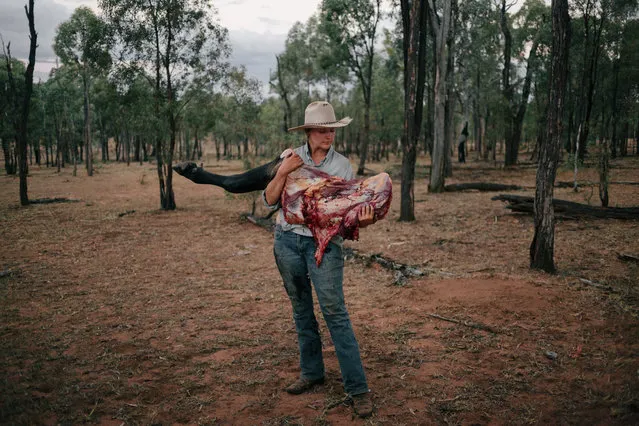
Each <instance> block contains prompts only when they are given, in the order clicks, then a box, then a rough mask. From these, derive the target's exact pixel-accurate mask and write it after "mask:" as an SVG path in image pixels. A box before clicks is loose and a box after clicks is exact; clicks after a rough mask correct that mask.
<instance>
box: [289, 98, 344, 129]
mask: <svg viewBox="0 0 639 426" xmlns="http://www.w3.org/2000/svg"><path fill="white" fill-rule="evenodd" d="M351 121H353V119H352V118H350V117H344V118H342V119H341V120H336V119H335V111H333V106H332V105H331V104H329V103H328V102H326V101H317V102H311V103H310V104H308V106H307V107H306V111H304V124H303V125H301V126H297V127H291V128H290V129H288V131H289V132H290V131H292V130H301V129H322V128H335V127H344V126H348V124H349V123H350V122H351Z"/></svg>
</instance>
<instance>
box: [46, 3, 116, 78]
mask: <svg viewBox="0 0 639 426" xmlns="http://www.w3.org/2000/svg"><path fill="white" fill-rule="evenodd" d="M109 30H110V28H109V27H108V26H107V24H106V23H105V22H104V21H103V20H102V19H100V18H99V17H98V16H96V15H95V13H93V11H92V10H91V9H89V8H88V7H86V6H81V7H78V8H77V9H76V10H75V11H74V12H73V15H71V18H69V20H68V21H66V22H63V23H62V24H60V26H59V27H58V29H57V31H56V35H55V40H54V44H53V49H54V51H55V53H56V55H58V56H59V57H60V59H61V60H62V63H63V64H65V65H68V66H74V65H76V66H78V67H79V68H82V69H83V71H87V72H91V73H96V72H100V71H104V70H107V69H108V68H109V67H110V65H111V55H110V49H111V45H112V43H113V39H112V37H111V33H110V31H109Z"/></svg>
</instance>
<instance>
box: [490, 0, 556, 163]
mask: <svg viewBox="0 0 639 426" xmlns="http://www.w3.org/2000/svg"><path fill="white" fill-rule="evenodd" d="M547 15H548V7H547V6H546V5H545V4H544V3H543V1H541V0H527V1H526V3H524V5H523V6H522V8H521V10H520V11H519V12H518V13H517V14H516V15H515V16H514V17H511V16H509V14H508V8H507V3H506V0H501V9H500V28H501V32H502V34H503V38H504V43H503V46H504V51H503V60H504V63H503V68H502V94H503V97H504V107H503V110H504V125H505V129H504V130H505V133H504V142H505V145H506V153H505V157H504V164H505V165H506V166H512V165H515V164H517V159H518V155H519V145H520V143H521V133H522V125H523V122H524V117H525V115H526V109H527V107H528V103H529V97H530V90H531V87H532V83H533V77H534V75H535V71H536V69H537V68H538V62H539V61H538V60H537V56H538V51H539V50H544V49H543V47H545V46H544V44H545V45H546V46H547V42H546V43H544V42H545V41H546V40H544V39H547V37H544V34H545V33H546V32H547V31H546V29H545V28H544V27H545V25H546V24H545V16H547ZM511 19H514V20H515V22H516V23H517V25H516V27H514V28H513V27H512V23H511ZM548 41H549V40H548ZM526 50H528V51H529V53H528V58H527V59H526V61H525V66H526V72H525V76H524V78H523V81H522V82H521V84H520V85H517V84H516V83H515V82H514V81H513V80H518V78H517V75H518V74H520V73H521V72H520V71H518V68H517V67H516V65H519V67H523V65H524V61H523V60H521V61H520V63H519V64H513V53H514V54H515V55H514V56H516V57H517V58H523V57H524V55H525V52H526ZM518 86H519V87H518Z"/></svg>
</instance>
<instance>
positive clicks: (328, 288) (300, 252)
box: [263, 102, 375, 417]
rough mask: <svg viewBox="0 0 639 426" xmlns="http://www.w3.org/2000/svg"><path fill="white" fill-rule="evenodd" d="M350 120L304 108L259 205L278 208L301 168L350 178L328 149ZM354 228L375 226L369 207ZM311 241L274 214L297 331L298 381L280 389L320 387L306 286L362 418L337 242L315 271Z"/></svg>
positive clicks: (364, 390) (368, 409)
mask: <svg viewBox="0 0 639 426" xmlns="http://www.w3.org/2000/svg"><path fill="white" fill-rule="evenodd" d="M350 122H351V119H350V118H348V117H346V118H343V119H341V120H336V119H335V112H334V111H333V107H332V106H331V104H329V103H328V102H312V103H311V104H309V105H308V107H307V108H306V111H305V114H304V124H303V125H301V126H297V127H293V128H291V129H289V131H293V130H302V129H304V130H305V131H306V135H307V143H306V144H305V145H302V146H300V147H298V148H296V149H295V150H294V151H293V153H292V154H291V155H289V156H288V157H287V158H285V159H284V161H283V162H282V164H281V165H280V167H279V169H278V171H277V174H276V175H275V177H274V178H273V180H271V182H270V183H269V184H268V186H267V187H266V189H265V190H264V192H263V199H264V203H265V205H266V206H267V207H268V208H269V209H272V210H275V209H277V208H279V207H280V206H279V200H280V197H281V195H282V191H283V190H284V185H285V183H286V177H287V176H288V174H289V173H291V172H292V171H294V170H296V169H298V168H299V167H301V166H302V165H307V166H312V167H317V168H318V169H319V170H321V171H323V172H326V173H328V174H329V175H332V176H339V177H341V178H344V179H353V170H352V168H351V164H350V162H349V161H348V159H347V158H346V157H344V156H343V155H341V154H339V153H337V152H336V151H335V150H334V149H333V142H334V140H335V129H336V128H339V127H344V126H347V125H348V124H349V123H350ZM358 220H359V226H360V227H365V226H368V225H370V224H372V223H374V222H375V215H374V211H373V208H372V207H370V206H367V207H365V208H363V209H362V210H361V211H360V212H359V215H358ZM315 249H316V247H315V241H314V240H313V237H312V234H311V231H310V229H309V228H308V227H306V226H304V225H294V224H289V223H287V222H286V220H285V219H284V214H283V213H282V211H280V213H279V215H278V218H277V226H276V228H275V243H274V247H273V252H274V254H275V261H276V263H277V267H278V269H279V271H280V275H281V276H282V280H283V281H284V287H285V289H286V293H287V294H288V297H289V299H290V300H291V304H292V306H293V318H294V320H295V328H296V330H297V339H298V344H299V351H300V368H301V374H300V377H299V379H297V380H296V381H295V382H294V383H292V384H290V385H289V386H288V387H286V388H285V390H286V392H288V393H291V394H295V395H297V394H301V393H303V392H305V391H307V390H309V389H311V388H312V387H313V385H315V384H321V383H323V382H324V361H323V358H322V343H321V341H320V335H319V328H318V323H317V319H316V318H315V314H314V312H313V294H312V290H311V283H312V284H313V286H314V287H315V293H316V295H317V299H318V302H319V305H320V308H321V310H322V314H323V316H324V319H325V320H326V325H327V326H328V330H329V332H330V334H331V338H332V340H333V343H334V345H335V353H336V355H337V359H338V361H339V365H340V370H341V373H342V379H343V383H344V388H345V390H346V392H347V394H348V395H349V396H350V397H351V398H352V401H353V408H354V409H355V413H356V414H357V415H359V416H360V417H368V416H370V415H371V414H372V412H373V404H372V401H371V399H370V396H369V395H368V392H369V389H368V384H367V382H366V375H365V374H364V368H363V366H362V360H361V357H360V353H359V346H358V344H357V340H356V338H355V334H354V333H353V328H352V326H351V321H350V318H349V315H348V311H347V310H346V305H345V303H344V292H343V289H342V284H343V277H344V258H343V256H342V239H341V237H335V238H333V240H331V243H330V244H329V246H328V247H327V249H326V251H325V252H324V257H323V259H322V262H321V264H320V266H317V264H316V262H315V258H314V253H315Z"/></svg>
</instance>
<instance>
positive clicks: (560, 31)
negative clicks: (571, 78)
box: [530, 0, 571, 272]
mask: <svg viewBox="0 0 639 426" xmlns="http://www.w3.org/2000/svg"><path fill="white" fill-rule="evenodd" d="M551 11H552V35H553V37H552V40H553V42H552V47H551V55H552V66H551V71H550V82H551V86H550V93H549V102H548V118H547V122H546V123H547V127H546V129H547V133H546V137H545V138H544V140H543V142H542V144H541V146H540V153H539V164H538V167H537V182H536V186H537V188H536V191H535V205H534V211H535V234H534V237H533V240H532V243H531V245H530V267H531V268H533V269H541V270H544V271H546V272H555V270H556V268H555V262H554V246H555V213H554V208H553V192H554V183H555V176H556V173H557V164H558V163H559V160H560V158H559V156H560V151H561V131H562V129H563V118H562V117H563V109H564V98H565V94H566V86H567V80H568V50H569V49H570V37H571V28H570V16H569V14H568V0H552V5H551Z"/></svg>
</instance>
